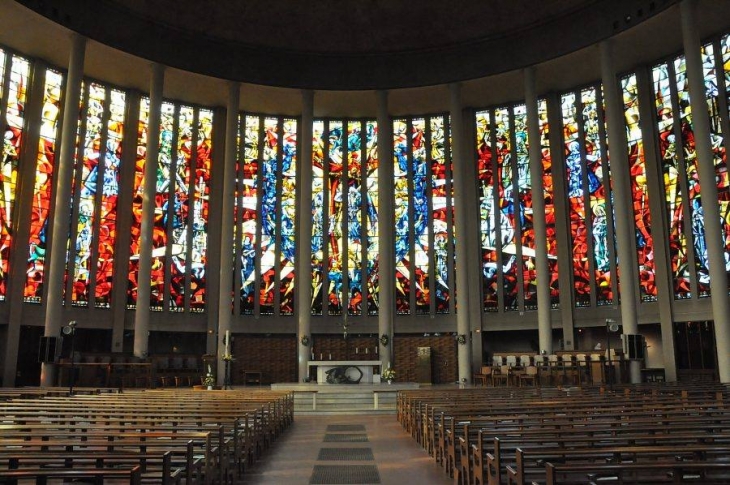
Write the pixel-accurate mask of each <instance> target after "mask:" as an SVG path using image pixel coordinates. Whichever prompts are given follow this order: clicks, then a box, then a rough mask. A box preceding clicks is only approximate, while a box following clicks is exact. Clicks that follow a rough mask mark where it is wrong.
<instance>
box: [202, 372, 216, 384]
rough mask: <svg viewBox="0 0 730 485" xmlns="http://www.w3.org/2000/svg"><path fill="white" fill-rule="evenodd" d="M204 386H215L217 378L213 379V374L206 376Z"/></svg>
mask: <svg viewBox="0 0 730 485" xmlns="http://www.w3.org/2000/svg"><path fill="white" fill-rule="evenodd" d="M203 385H204V386H215V377H213V374H205V377H203Z"/></svg>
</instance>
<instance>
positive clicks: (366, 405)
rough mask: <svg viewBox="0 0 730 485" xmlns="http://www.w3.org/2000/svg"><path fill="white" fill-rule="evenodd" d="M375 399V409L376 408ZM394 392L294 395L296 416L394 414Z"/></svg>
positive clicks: (308, 393)
mask: <svg viewBox="0 0 730 485" xmlns="http://www.w3.org/2000/svg"><path fill="white" fill-rule="evenodd" d="M376 397H377V401H378V402H377V407H376V403H375V401H376ZM395 401H396V392H395V391H393V392H377V393H376V392H373V391H372V390H370V391H365V392H342V393H319V392H316V393H315V392H306V391H300V392H295V393H294V412H295V413H297V414H362V413H367V414H395Z"/></svg>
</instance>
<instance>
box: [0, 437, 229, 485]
mask: <svg viewBox="0 0 730 485" xmlns="http://www.w3.org/2000/svg"><path fill="white" fill-rule="evenodd" d="M205 435H207V436H205V439H204V440H203V441H201V440H199V439H198V440H195V439H182V438H181V439H140V438H130V439H119V438H117V437H116V436H115V437H114V438H116V439H114V440H109V439H106V438H93V439H85V440H82V439H81V438H78V439H74V437H72V436H65V437H54V438H48V439H37V438H33V439H17V438H14V439H3V440H1V441H0V456H2V455H5V454H13V453H20V452H22V453H29V454H30V453H50V454H53V453H55V454H57V455H58V456H60V457H64V456H69V455H72V454H74V453H100V454H104V453H108V454H113V453H136V454H152V455H154V454H159V455H162V454H164V453H166V452H171V453H172V455H173V457H176V458H175V461H176V463H179V462H180V461H184V463H185V476H186V483H192V482H193V480H194V479H195V480H194V481H195V482H196V483H206V484H210V483H212V481H213V474H214V470H215V471H218V473H217V475H218V479H219V480H220V481H221V483H223V481H224V480H225V479H226V478H227V476H228V469H227V467H226V465H225V462H223V461H222V460H221V455H222V454H221V453H220V452H219V449H218V447H215V446H213V445H212V441H211V437H210V433H205ZM181 457H184V460H183V459H182V458H181ZM201 477H202V478H201ZM201 480H202V481H201Z"/></svg>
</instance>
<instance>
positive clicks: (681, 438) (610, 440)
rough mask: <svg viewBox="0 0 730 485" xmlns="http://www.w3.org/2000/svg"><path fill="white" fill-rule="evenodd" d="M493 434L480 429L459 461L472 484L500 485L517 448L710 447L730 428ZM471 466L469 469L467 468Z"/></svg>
mask: <svg viewBox="0 0 730 485" xmlns="http://www.w3.org/2000/svg"><path fill="white" fill-rule="evenodd" d="M493 434H494V432H493V431H492V430H490V431H489V432H488V433H485V432H484V431H483V430H480V435H479V437H478V440H477V441H476V443H472V444H471V447H472V449H471V451H472V453H471V461H470V462H465V460H463V459H462V461H461V468H462V470H464V471H462V472H461V473H462V474H466V475H470V476H472V477H473V478H474V480H473V482H474V483H479V484H484V483H499V481H500V478H501V475H502V470H503V469H504V464H505V463H506V462H514V461H515V454H516V450H517V448H518V447H520V446H523V447H527V446H531V447H534V446H545V447H549V446H561V447H563V448H566V449H567V448H573V449H575V448H579V447H584V448H590V447H601V446H621V445H626V446H636V445H659V444H671V445H677V444H682V443H685V444H687V443H695V444H711V443H722V444H725V445H727V444H728V443H730V428H728V429H727V430H726V431H725V432H723V433H722V434H718V433H715V432H713V431H705V432H698V431H697V430H695V429H693V428H692V427H691V426H688V427H685V428H684V429H671V430H670V432H668V430H667V428H665V427H661V426H660V427H655V428H650V427H645V428H635V427H623V428H618V429H603V430H600V429H595V428H586V429H564V430H562V431H558V430H539V429H538V430H526V431H524V432H522V433H519V434H511V435H507V434H502V435H501V436H496V437H494V438H490V437H491V436H492V435H493ZM468 466H471V469H468V470H467V468H466V467H468Z"/></svg>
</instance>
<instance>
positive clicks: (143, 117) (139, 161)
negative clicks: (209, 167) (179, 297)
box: [127, 98, 150, 309]
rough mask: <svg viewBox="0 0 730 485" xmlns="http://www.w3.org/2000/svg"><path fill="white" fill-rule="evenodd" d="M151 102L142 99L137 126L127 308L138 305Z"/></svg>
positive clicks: (147, 99)
mask: <svg viewBox="0 0 730 485" xmlns="http://www.w3.org/2000/svg"><path fill="white" fill-rule="evenodd" d="M149 112H150V100H149V98H142V99H141V101H140V104H139V122H138V124H137V143H136V144H137V150H136V156H135V161H134V182H133V186H132V194H133V195H132V224H131V227H130V238H129V255H130V256H129V269H128V281H127V308H128V309H133V308H135V307H136V305H137V291H138V289H139V286H138V284H139V283H138V282H139V255H140V234H141V231H142V200H143V198H144V197H143V195H144V194H143V190H144V187H143V185H142V182H143V180H144V166H145V159H146V157H147V129H148V126H149Z"/></svg>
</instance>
